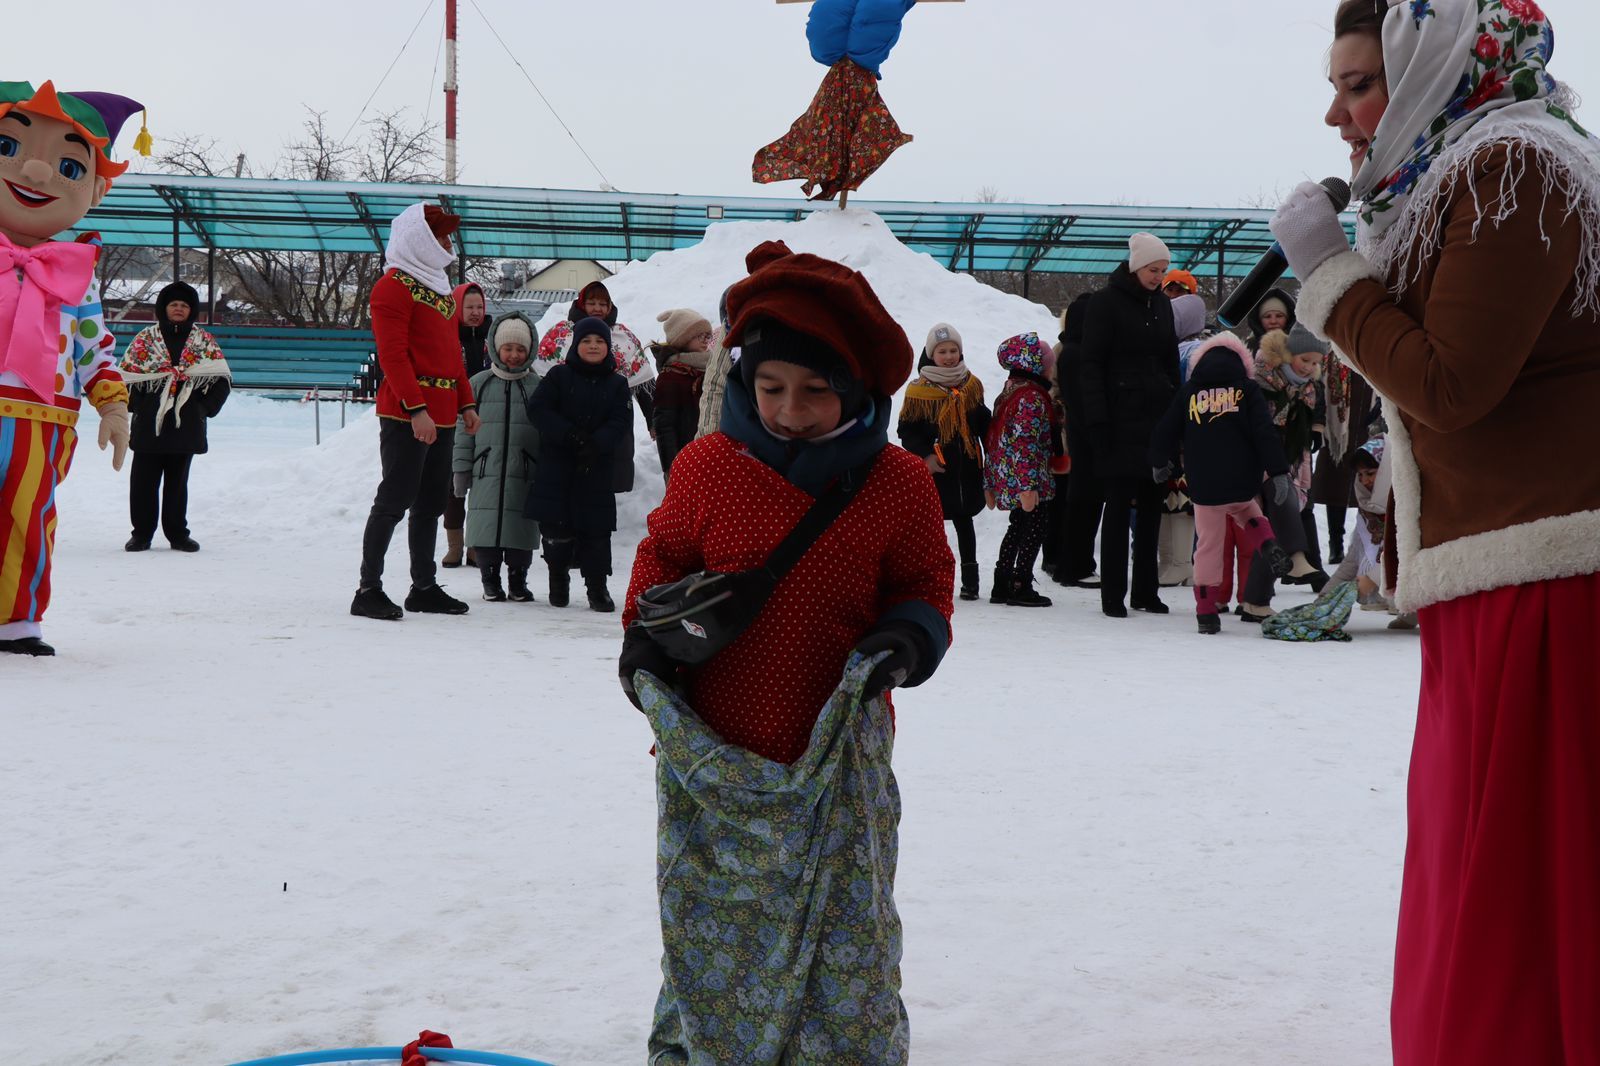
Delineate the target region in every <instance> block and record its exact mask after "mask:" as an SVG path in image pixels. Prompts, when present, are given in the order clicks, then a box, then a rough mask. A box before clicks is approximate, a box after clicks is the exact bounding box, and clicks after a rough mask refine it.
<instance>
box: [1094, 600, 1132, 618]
mask: <svg viewBox="0 0 1600 1066" xmlns="http://www.w3.org/2000/svg"><path fill="white" fill-rule="evenodd" d="M1100 613H1101V614H1103V615H1105V616H1106V617H1107V618H1126V617H1128V609H1127V608H1126V607H1124V606H1123V605H1122V604H1120V603H1102V604H1101V605H1100Z"/></svg>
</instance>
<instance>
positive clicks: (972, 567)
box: [961, 563, 978, 600]
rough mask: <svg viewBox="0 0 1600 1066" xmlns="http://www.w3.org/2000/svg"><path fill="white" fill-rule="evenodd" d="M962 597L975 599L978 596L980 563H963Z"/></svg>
mask: <svg viewBox="0 0 1600 1066" xmlns="http://www.w3.org/2000/svg"><path fill="white" fill-rule="evenodd" d="M961 598H962V599H964V600H975V599H977V598H978V564H977V563H962V564H961Z"/></svg>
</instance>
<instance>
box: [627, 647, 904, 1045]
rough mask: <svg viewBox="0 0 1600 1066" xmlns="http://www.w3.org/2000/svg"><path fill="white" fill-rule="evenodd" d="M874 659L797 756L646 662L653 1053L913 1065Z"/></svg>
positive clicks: (847, 677)
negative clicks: (679, 688) (868, 690)
mask: <svg viewBox="0 0 1600 1066" xmlns="http://www.w3.org/2000/svg"><path fill="white" fill-rule="evenodd" d="M879 658H881V657H879ZM877 661H878V659H877V658H874V659H865V658H862V657H861V656H859V655H854V656H852V657H851V659H850V661H849V663H848V664H847V666H846V667H845V672H844V678H843V680H842V681H841V682H840V684H839V687H838V689H837V690H835V692H834V694H833V696H832V697H831V698H830V699H829V700H828V702H827V704H826V705H825V706H824V707H823V709H822V712H821V714H819V715H818V716H817V723H816V726H815V727H814V728H813V730H812V732H811V743H810V746H809V747H808V748H807V749H806V752H805V754H804V755H803V756H801V758H800V759H799V760H798V761H797V762H795V763H793V764H792V765H788V766H786V765H784V764H782V763H777V762H772V761H771V760H768V759H764V758H762V757H761V756H759V755H755V754H753V753H751V752H749V751H746V750H745V749H743V748H740V747H737V746H735V745H731V744H728V743H727V742H726V741H724V740H723V739H722V738H721V737H719V736H717V735H716V734H715V733H713V732H712V731H711V730H710V729H709V728H707V726H706V725H705V723H703V722H702V721H701V720H700V719H699V718H698V717H697V716H696V715H695V713H694V711H693V710H692V709H691V708H690V707H689V706H688V705H687V704H686V703H684V702H683V700H682V698H681V697H680V696H678V695H677V694H676V693H675V692H673V691H672V690H671V689H669V688H667V687H666V686H664V685H662V684H661V683H660V682H659V681H657V680H656V679H655V678H654V677H653V676H651V675H650V674H648V673H645V672H643V671H640V672H639V673H638V674H636V675H635V682H636V688H637V691H638V694H639V698H640V702H641V704H642V705H643V709H644V713H645V716H646V717H647V718H648V719H649V720H650V724H651V727H652V728H653V729H654V730H655V734H656V795H657V803H658V808H659V815H658V818H659V820H658V829H657V857H656V884H657V889H658V891H659V895H660V902H661V936H662V941H663V944H664V946H665V954H664V955H663V957H662V960H661V970H662V983H661V996H660V998H659V1000H658V1001H657V1003H656V1012H655V1024H654V1027H653V1030H652V1032H651V1034H650V1049H649V1051H650V1057H649V1061H650V1062H651V1063H652V1064H653V1066H668V1064H673V1066H677V1064H692V1066H701V1064H704V1066H712V1064H722V1063H729V1064H731V1063H739V1064H740V1066H768V1064H770V1066H778V1064H783V1066H825V1064H832V1063H845V1062H848V1063H871V1064H875V1066H876V1064H885V1066H888V1064H901V1063H905V1062H906V1061H908V1058H909V1055H910V1040H911V1031H910V1024H909V1022H908V1020H907V1018H906V1012H905V1006H904V1004H903V1003H902V1002H901V999H900V951H901V944H900V917H899V914H898V913H897V912H896V910H895V906H894V873H895V863H896V857H897V854H898V843H899V824H900V791H899V788H898V786H897V785H896V784H895V779H894V773H893V771H892V770H891V769H890V765H889V761H890V753H891V751H892V749H893V745H894V730H893V724H892V722H891V720H890V717H889V708H888V705H887V703H886V702H885V701H884V700H882V699H876V700H873V701H871V702H865V703H864V702H863V701H862V699H861V694H862V688H863V686H864V685H865V684H866V680H867V675H868V674H870V673H871V672H872V667H873V666H874V665H875V663H876V662H877Z"/></svg>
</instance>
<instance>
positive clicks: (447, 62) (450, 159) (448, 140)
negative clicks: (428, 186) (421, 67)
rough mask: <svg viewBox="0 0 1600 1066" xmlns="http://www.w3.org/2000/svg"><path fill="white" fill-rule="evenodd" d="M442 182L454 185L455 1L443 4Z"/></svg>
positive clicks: (450, 0)
mask: <svg viewBox="0 0 1600 1066" xmlns="http://www.w3.org/2000/svg"><path fill="white" fill-rule="evenodd" d="M444 180H445V184H446V185H454V184H455V183H456V0H445V4H444Z"/></svg>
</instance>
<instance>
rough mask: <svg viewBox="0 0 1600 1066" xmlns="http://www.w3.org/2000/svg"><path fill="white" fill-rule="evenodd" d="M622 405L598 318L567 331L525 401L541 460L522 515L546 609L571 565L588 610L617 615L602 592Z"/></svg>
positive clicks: (565, 594)
mask: <svg viewBox="0 0 1600 1066" xmlns="http://www.w3.org/2000/svg"><path fill="white" fill-rule="evenodd" d="M629 403H630V400H629V395H628V383H627V381H625V380H624V379H623V378H622V377H621V375H619V374H618V373H617V372H616V363H615V357H614V356H613V355H612V353H611V329H610V327H609V326H607V325H606V324H605V323H604V322H603V321H601V320H600V319H598V318H585V319H583V320H581V321H579V322H578V323H577V324H576V325H575V326H573V329H572V344H571V346H570V347H569V348H568V350H567V357H566V359H565V360H564V361H563V362H562V363H561V364H560V365H559V366H556V367H554V368H552V369H551V370H550V371H549V372H548V373H546V374H545V377H544V381H543V383H542V384H540V386H539V387H538V388H537V389H536V390H534V393H533V395H532V396H531V397H529V399H528V414H529V415H530V416H532V418H533V424H534V426H535V427H536V428H537V429H538V431H539V442H540V455H539V466H538V469H537V471H536V472H535V474H534V479H533V488H532V490H531V491H530V492H529V493H528V505H527V508H526V509H525V510H524V512H523V513H524V514H525V515H526V516H527V517H529V518H533V519H536V520H537V521H538V522H539V525H540V532H541V534H542V536H543V540H544V559H545V563H546V564H547V565H548V566H549V567H550V604H551V606H553V607H565V606H566V605H567V602H568V599H569V597H570V583H569V580H568V571H570V570H571V568H572V567H573V565H574V564H576V566H577V567H578V571H579V572H580V573H581V574H583V580H584V585H585V586H586V588H587V590H588V594H589V607H590V608H591V609H592V610H596V611H602V612H605V611H614V610H616V605H615V604H614V603H613V602H612V599H611V593H610V591H609V590H607V588H606V578H607V576H609V575H610V573H611V534H612V532H613V531H614V530H615V529H616V528H617V498H616V496H615V495H614V494H613V484H612V471H613V467H614V465H615V462H616V455H617V450H618V449H619V448H622V447H624V446H626V445H627V443H628V442H629V441H630V440H631V434H630V433H629V430H630V428H631V427H632V425H633V411H632V409H631V407H630V406H629Z"/></svg>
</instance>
